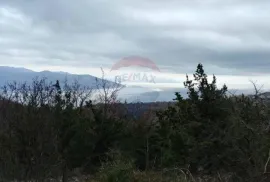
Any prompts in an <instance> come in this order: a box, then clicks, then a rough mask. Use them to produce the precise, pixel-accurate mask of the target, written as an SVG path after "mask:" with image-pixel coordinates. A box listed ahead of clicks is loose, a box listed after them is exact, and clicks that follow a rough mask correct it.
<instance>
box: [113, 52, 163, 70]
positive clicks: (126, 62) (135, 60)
mask: <svg viewBox="0 0 270 182" xmlns="http://www.w3.org/2000/svg"><path fill="white" fill-rule="evenodd" d="M129 66H141V67H147V68H150V69H152V70H154V71H158V72H160V70H159V68H158V67H157V66H156V64H155V63H154V62H153V61H151V60H150V59H148V58H143V57H139V56H129V57H125V58H123V59H121V60H120V61H118V62H117V63H115V64H114V65H113V66H112V68H111V71H112V70H118V69H119V68H122V67H129Z"/></svg>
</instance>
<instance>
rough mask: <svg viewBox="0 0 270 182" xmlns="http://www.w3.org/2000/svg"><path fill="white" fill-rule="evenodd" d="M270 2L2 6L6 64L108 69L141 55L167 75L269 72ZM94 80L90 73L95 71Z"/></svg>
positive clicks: (63, 1) (0, 31)
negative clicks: (198, 69) (201, 67)
mask: <svg viewBox="0 0 270 182" xmlns="http://www.w3.org/2000/svg"><path fill="white" fill-rule="evenodd" d="M269 8H270V1H268V0H258V1H254V0H227V1H224V0H212V1H210V0H206V1H201V0H193V1H190V0H180V1H179V0H168V1H162V0H155V1H153V0H136V1H135V0H114V1H111V0H81V1H74V0H57V1H56V0H46V1H44V0H0V64H1V65H20V66H24V67H31V68H37V69H41V68H48V69H50V68H51V69H54V67H57V68H61V67H62V68H68V69H69V70H73V72H76V70H80V69H84V72H87V69H89V70H90V69H93V68H97V69H98V71H100V70H99V68H100V67H103V68H108V69H109V68H110V67H111V66H112V65H113V64H114V63H115V62H117V61H118V60H119V59H121V58H123V57H126V56H130V55H139V56H143V57H147V58H149V59H151V60H153V61H154V62H155V63H156V64H157V65H158V67H159V68H160V69H161V70H163V72H171V73H187V72H188V73H191V72H193V71H194V69H195V67H196V65H197V63H198V62H201V63H203V64H204V65H205V67H206V68H207V71H208V72H209V73H210V74H212V73H215V74H217V75H218V74H222V75H229V74H233V75H246V76H247V75H248V76H250V75H252V74H256V73H263V74H268V73H270V69H269V68H270V35H269V32H270V24H269V20H270V13H269ZM89 74H91V72H90V71H89Z"/></svg>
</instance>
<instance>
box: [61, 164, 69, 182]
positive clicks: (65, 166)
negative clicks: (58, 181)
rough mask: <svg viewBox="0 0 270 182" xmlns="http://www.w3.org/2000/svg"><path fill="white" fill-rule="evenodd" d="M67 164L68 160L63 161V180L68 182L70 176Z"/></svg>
mask: <svg viewBox="0 0 270 182" xmlns="http://www.w3.org/2000/svg"><path fill="white" fill-rule="evenodd" d="M67 173H68V171H67V165H66V162H64V163H63V171H62V174H63V176H62V182H67V181H68V176H67Z"/></svg>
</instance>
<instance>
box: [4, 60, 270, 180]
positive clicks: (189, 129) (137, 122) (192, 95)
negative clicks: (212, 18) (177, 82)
mask: <svg viewBox="0 0 270 182" xmlns="http://www.w3.org/2000/svg"><path fill="white" fill-rule="evenodd" d="M184 86H185V87H186V88H187V90H188V96H189V97H188V98H187V99H184V98H182V97H181V94H180V93H176V98H175V100H174V101H175V102H174V103H173V104H171V105H168V106H164V105H162V107H161V108H158V109H157V108H155V109H153V108H152V107H149V109H145V112H144V114H140V115H139V117H133V116H132V114H130V111H129V109H127V107H126V105H125V104H121V103H119V102H117V99H116V95H115V94H116V93H117V89H115V90H114V92H111V93H109V92H108V90H106V89H105V87H104V90H103V91H104V92H103V93H100V95H99V96H100V97H99V100H98V101H99V103H98V104H97V103H96V102H94V101H93V100H91V99H92V97H90V95H91V94H92V93H91V90H89V89H84V88H82V87H81V86H80V85H79V84H78V83H74V84H73V85H68V84H64V85H60V83H59V82H58V81H56V83H54V84H52V83H47V82H46V79H41V80H34V81H33V84H32V85H27V84H16V83H13V84H9V85H7V86H6V87H4V88H3V89H2V92H1V101H0V121H1V122H0V125H1V127H0V180H1V181H14V180H19V181H49V180H53V179H54V180H57V179H58V180H62V181H63V182H66V181H68V180H71V181H75V179H74V178H73V177H77V179H79V180H80V181H84V180H85V181H89V182H91V181H97V182H98V181H100V182H132V181H134V182H135V181H138V182H144V181H145V182H146V181H157V182H159V181H160V182H161V181H168V182H169V181H170V182H171V181H172V182H173V181H175V182H176V181H183V182H187V181H254V182H255V181H256V182H257V181H269V180H270V178H268V172H269V171H270V169H269V167H268V163H269V160H270V134H269V132H270V130H269V129H270V128H269V126H270V122H269V117H270V113H269V111H270V110H269V107H268V105H267V104H266V103H264V101H263V100H259V98H257V97H255V99H251V98H249V97H246V96H244V95H242V96H233V95H231V96H230V95H228V93H227V87H226V86H225V85H224V86H223V87H222V88H217V86H216V78H215V76H213V79H211V82H210V81H209V79H208V77H207V75H206V73H205V72H204V70H203V66H202V65H201V64H199V65H198V66H197V70H196V71H195V73H194V75H193V79H191V80H190V78H188V77H187V80H186V82H185V83H184ZM155 107H156V106H155ZM136 116H138V115H136ZM83 177H85V179H82V178H83ZM86 178H88V179H86Z"/></svg>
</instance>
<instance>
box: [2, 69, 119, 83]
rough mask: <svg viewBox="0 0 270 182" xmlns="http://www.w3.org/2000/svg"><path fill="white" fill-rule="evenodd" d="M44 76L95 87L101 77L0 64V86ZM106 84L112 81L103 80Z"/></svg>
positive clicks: (49, 78) (53, 80) (30, 80)
mask: <svg viewBox="0 0 270 182" xmlns="http://www.w3.org/2000/svg"><path fill="white" fill-rule="evenodd" d="M35 78H38V79H42V78H46V79H47V80H48V81H50V82H56V80H59V81H60V82H64V81H65V80H67V82H68V83H72V82H74V81H75V80H76V81H78V82H79V83H80V84H81V85H82V86H86V87H91V88H96V84H97V83H101V81H102V80H101V79H100V78H97V77H94V76H91V75H76V74H70V73H66V72H51V71H41V72H35V71H32V70H29V69H26V68H14V67H7V66H0V86H4V85H6V84H7V83H10V82H14V81H16V82H17V83H24V82H27V83H31V82H32V81H33V79H35ZM105 82H106V84H107V86H108V87H109V86H111V85H112V84H114V82H111V81H108V80H105Z"/></svg>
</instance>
